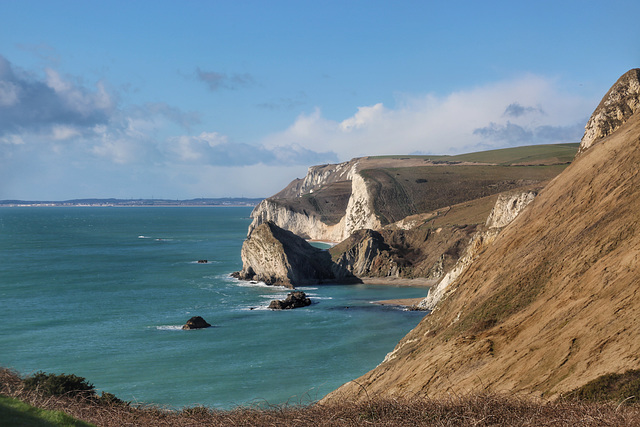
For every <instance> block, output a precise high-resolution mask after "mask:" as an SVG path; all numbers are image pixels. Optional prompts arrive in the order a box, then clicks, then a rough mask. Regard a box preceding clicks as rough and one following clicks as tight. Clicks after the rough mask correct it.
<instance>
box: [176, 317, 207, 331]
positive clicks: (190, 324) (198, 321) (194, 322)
mask: <svg viewBox="0 0 640 427" xmlns="http://www.w3.org/2000/svg"><path fill="white" fill-rule="evenodd" d="M210 326H211V325H210V324H209V323H207V321H206V320H204V319H203V318H202V317H200V316H194V317H192V318H191V319H189V320H187V323H186V324H185V325H184V326H183V327H182V329H204V328H208V327H210Z"/></svg>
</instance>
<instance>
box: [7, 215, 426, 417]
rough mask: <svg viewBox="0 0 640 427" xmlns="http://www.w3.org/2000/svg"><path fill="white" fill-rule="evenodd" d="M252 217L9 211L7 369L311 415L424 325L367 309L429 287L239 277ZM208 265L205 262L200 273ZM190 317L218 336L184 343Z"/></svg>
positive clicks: (176, 401)
mask: <svg viewBox="0 0 640 427" xmlns="http://www.w3.org/2000/svg"><path fill="white" fill-rule="evenodd" d="M250 213H251V208H250V207H167V208H165V207H2V208H0V366H2V367H5V368H10V369H13V370H15V371H17V372H18V373H20V374H21V375H30V374H33V373H35V372H38V371H44V372H50V373H58V374H60V373H66V374H75V375H79V376H81V377H84V378H86V379H87V381H88V382H90V383H92V384H93V385H94V386H95V388H96V390H97V391H98V392H101V391H105V392H109V393H113V394H115V395H116V396H117V397H119V398H120V399H123V400H126V401H130V402H133V403H136V404H151V405H156V406H160V407H165V408H170V409H179V408H183V407H192V406H199V405H203V406H207V407H211V408H218V409H231V408H234V407H236V406H239V405H245V406H246V405H256V406H261V405H282V404H295V405H299V404H310V403H313V402H315V401H317V400H319V399H321V398H322V397H323V396H325V395H326V394H327V393H328V392H330V391H332V390H334V389H336V388H337V387H339V386H340V385H342V384H343V383H345V382H348V381H350V380H353V379H356V378H357V377H358V376H360V375H362V374H364V373H365V372H367V371H369V370H371V369H372V368H374V367H376V365H378V364H379V363H380V362H382V360H383V359H384V357H385V355H386V354H387V353H388V352H390V351H392V350H393V348H394V346H395V345H396V343H397V342H398V341H399V340H400V339H401V338H402V337H403V336H404V335H405V334H406V333H407V332H409V331H410V330H411V329H412V328H413V327H415V326H416V325H417V324H418V323H419V322H420V320H421V319H422V317H423V315H424V313H421V312H412V311H405V310H403V309H402V308H399V307H394V306H388V305H384V306H383V305H379V304H374V303H372V302H373V301H377V300H386V299H394V298H416V297H423V296H425V295H426V293H427V290H426V288H413V287H396V286H384V285H338V284H323V285H318V286H307V287H300V288H298V289H300V290H302V291H304V292H305V293H306V294H307V296H309V297H310V298H311V300H312V301H313V304H312V305H311V306H308V307H304V308H298V309H294V310H282V311H274V310H269V309H268V308H267V307H268V305H269V302H270V301H271V300H273V299H283V298H285V297H286V295H287V293H288V292H290V291H289V290H287V289H285V288H281V287H270V286H266V285H264V284H262V283H250V282H244V281H239V280H236V279H234V278H232V277H230V273H232V272H233V271H237V270H240V269H241V268H242V261H241V259H240V250H241V247H242V242H243V241H244V239H245V238H246V234H247V229H248V226H249V224H250V222H251V219H250V217H249V215H250ZM201 260H207V262H206V263H199V262H198V261H201ZM192 316H202V317H203V318H204V319H205V320H206V321H207V322H209V323H210V324H212V325H213V326H212V327H211V328H207V329H200V330H182V329H181V327H182V325H183V324H185V323H186V321H187V320H188V319H189V318H191V317H192Z"/></svg>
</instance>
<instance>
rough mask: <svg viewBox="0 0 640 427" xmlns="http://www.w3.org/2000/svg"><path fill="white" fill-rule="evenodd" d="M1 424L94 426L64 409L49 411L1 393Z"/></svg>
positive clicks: (38, 426) (36, 426) (42, 426)
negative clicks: (72, 415)
mask: <svg viewBox="0 0 640 427" xmlns="http://www.w3.org/2000/svg"><path fill="white" fill-rule="evenodd" d="M0 425H2V426H23V427H50V426H74V427H75V426H92V425H93V424H89V423H85V422H84V421H79V420H76V419H75V418H73V417H71V416H69V415H67V414H65V413H64V412H62V411H47V410H45V409H40V408H36V407H34V406H31V405H28V404H26V403H24V402H22V401H20V400H18V399H14V398H11V397H7V396H2V395H0Z"/></svg>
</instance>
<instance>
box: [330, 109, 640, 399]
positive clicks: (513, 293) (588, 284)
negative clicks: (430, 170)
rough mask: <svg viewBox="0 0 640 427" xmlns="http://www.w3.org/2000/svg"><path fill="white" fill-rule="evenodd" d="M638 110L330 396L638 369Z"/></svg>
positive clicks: (436, 390) (539, 387) (505, 385)
mask: <svg viewBox="0 0 640 427" xmlns="http://www.w3.org/2000/svg"><path fill="white" fill-rule="evenodd" d="M639 169H640V114H638V113H636V114H634V115H633V116H631V118H630V119H629V120H628V121H627V122H626V123H625V124H624V125H622V126H621V127H620V128H619V129H617V130H616V131H615V132H614V133H613V134H611V135H610V136H608V137H607V138H605V139H603V140H601V141H600V142H598V143H596V144H595V145H593V146H592V147H591V148H589V149H588V150H587V151H585V152H584V153H583V154H582V155H580V156H579V157H578V158H577V159H576V161H574V162H573V164H572V165H571V166H569V167H568V168H567V169H566V170H565V171H564V172H563V173H562V174H560V175H559V176H558V177H556V178H555V179H554V180H553V181H551V183H550V184H549V185H548V186H547V187H546V188H545V189H544V190H543V191H542V192H541V193H540V194H539V195H538V197H537V198H536V199H535V200H534V201H533V202H532V203H531V205H530V206H529V207H528V208H527V209H526V210H525V211H524V212H522V213H521V214H520V216H519V217H518V218H517V219H516V220H515V221H514V222H513V223H512V224H511V225H510V226H508V227H507V228H506V229H505V230H504V231H503V232H502V234H501V235H500V236H499V237H498V239H497V240H496V242H495V243H494V244H493V245H492V246H490V247H489V248H488V249H487V250H486V251H485V252H484V253H482V254H481V255H480V257H479V258H478V260H477V261H476V262H475V263H474V264H473V265H471V266H470V268H469V269H468V270H467V271H466V272H465V273H464V274H463V275H462V276H461V277H460V279H459V281H458V282H456V283H455V284H454V286H457V290H456V291H455V292H454V293H453V294H452V295H451V296H450V297H449V298H448V299H446V300H444V301H442V302H441V304H440V305H439V306H438V307H437V308H436V310H435V311H434V312H433V313H432V314H431V315H428V316H426V317H425V319H423V321H422V322H421V323H420V325H418V326H417V327H416V328H415V329H414V330H413V331H411V332H410V333H409V334H408V335H407V336H406V337H405V338H404V339H403V340H402V341H401V342H400V343H399V344H398V346H397V347H396V349H395V350H394V352H393V353H392V354H390V355H389V356H388V358H387V359H388V360H386V361H385V362H384V363H382V364H381V365H380V366H378V367H377V368H376V369H374V370H373V371H371V372H369V373H368V374H366V375H364V376H363V377H361V378H359V379H358V380H357V381H354V382H350V383H347V384H346V385H344V386H343V387H342V388H340V389H338V390H337V391H335V392H333V393H332V394H331V395H330V396H329V397H328V398H327V399H326V401H336V400H339V399H344V398H364V397H365V396H366V394H367V393H368V395H369V396H371V395H376V394H379V395H382V396H387V397H389V396H414V395H417V396H444V395H447V394H449V393H451V392H455V393H462V394H465V393H468V392H471V391H480V390H491V391H499V392H518V393H523V394H532V395H535V396H543V397H556V396H558V395H560V394H562V393H566V392H567V391H569V390H571V389H574V388H575V387H578V386H581V385H583V384H585V383H587V382H588V381H590V380H592V379H594V378H596V377H598V376H600V375H603V374H606V373H612V372H624V371H626V370H628V369H637V368H639V367H640V292H639V291H640V263H639V261H640V260H639V256H640V224H639V222H640V173H639V172H640V171H639Z"/></svg>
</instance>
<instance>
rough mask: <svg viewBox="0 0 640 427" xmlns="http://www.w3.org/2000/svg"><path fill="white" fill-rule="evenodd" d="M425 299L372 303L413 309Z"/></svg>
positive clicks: (401, 299)
mask: <svg viewBox="0 0 640 427" xmlns="http://www.w3.org/2000/svg"><path fill="white" fill-rule="evenodd" d="M423 299H424V298H400V299H386V300H380V301H371V303H372V304H378V305H391V306H395V307H406V308H411V307H413V306H415V305H417V304H418V303H419V302H420V301H422V300H423Z"/></svg>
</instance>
